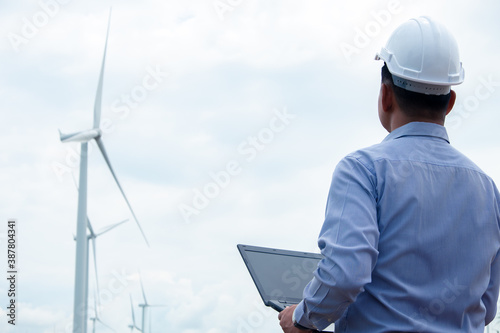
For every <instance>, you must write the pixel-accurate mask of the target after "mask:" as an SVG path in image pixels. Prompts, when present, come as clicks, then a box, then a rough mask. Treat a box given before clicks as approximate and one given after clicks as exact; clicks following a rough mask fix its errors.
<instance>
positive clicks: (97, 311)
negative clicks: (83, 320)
mask: <svg viewBox="0 0 500 333" xmlns="http://www.w3.org/2000/svg"><path fill="white" fill-rule="evenodd" d="M90 320H91V321H92V333H95V322H96V321H98V322H99V323H101V324H102V325H103V326H104V327H106V328H108V329H110V330H112V331H113V332H116V331H115V330H114V329H112V328H111V327H109V326H108V325H106V324H105V323H104V322H103V321H102V320H101V318H99V310H98V307H97V297H96V295H95V294H94V317H92V318H90Z"/></svg>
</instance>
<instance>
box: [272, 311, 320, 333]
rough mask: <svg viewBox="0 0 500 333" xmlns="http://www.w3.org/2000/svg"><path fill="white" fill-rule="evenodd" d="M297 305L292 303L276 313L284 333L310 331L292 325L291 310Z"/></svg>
mask: <svg viewBox="0 0 500 333" xmlns="http://www.w3.org/2000/svg"><path fill="white" fill-rule="evenodd" d="M296 307H297V305H292V306H289V307H287V308H285V310H283V311H281V312H280V313H279V314H278V319H279V321H280V325H281V328H282V329H283V332H285V333H311V332H312V331H305V330H301V329H298V328H297V327H295V326H293V321H292V316H293V311H295V308H296Z"/></svg>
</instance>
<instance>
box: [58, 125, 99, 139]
mask: <svg viewBox="0 0 500 333" xmlns="http://www.w3.org/2000/svg"><path fill="white" fill-rule="evenodd" d="M101 134H102V132H101V130H100V129H99V128H93V129H89V130H86V131H80V132H76V133H71V134H63V133H62V132H61V131H59V136H60V138H61V142H88V141H90V140H92V139H97V138H99V137H100V136H101Z"/></svg>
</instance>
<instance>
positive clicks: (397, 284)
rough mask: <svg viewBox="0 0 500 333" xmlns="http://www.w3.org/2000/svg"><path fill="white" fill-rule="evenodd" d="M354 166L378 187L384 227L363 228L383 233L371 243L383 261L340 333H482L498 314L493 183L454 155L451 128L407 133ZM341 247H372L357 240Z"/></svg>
mask: <svg viewBox="0 0 500 333" xmlns="http://www.w3.org/2000/svg"><path fill="white" fill-rule="evenodd" d="M346 159H353V160H354V161H355V162H354V163H360V165H361V166H362V168H364V169H365V172H366V175H368V177H369V178H370V182H371V184H372V185H373V187H372V189H371V190H372V191H373V192H372V197H373V204H374V205H375V209H376V221H377V222H376V223H377V225H376V226H374V225H366V226H364V227H363V228H368V229H369V228H375V227H376V228H378V230H373V233H377V232H378V237H374V238H373V240H372V241H368V242H367V243H375V244H371V245H370V246H373V247H372V248H371V249H367V251H369V250H371V251H372V252H373V249H376V250H377V251H378V255H376V256H375V258H373V259H374V260H375V266H374V269H373V271H372V274H371V282H369V283H368V284H366V285H365V286H364V291H363V292H361V293H360V294H359V295H358V297H357V299H356V300H355V302H354V303H352V304H351V305H350V306H349V307H348V309H347V310H346V312H345V313H344V315H343V317H342V318H341V319H340V320H339V321H338V322H337V330H338V331H339V332H344V331H346V332H385V331H391V330H393V331H408V332H413V331H420V332H451V331H457V330H461V331H466V332H482V331H483V330H484V323H485V317H486V320H487V321H490V320H491V319H492V317H493V316H494V315H495V312H496V301H497V296H498V274H499V266H500V263H498V262H497V261H498V260H496V259H495V258H496V255H497V253H498V250H499V249H500V231H499V221H500V219H499V215H500V214H499V212H498V206H499V195H498V192H497V190H496V188H495V185H494V184H493V182H492V181H491V179H490V178H489V177H488V176H486V175H485V174H484V173H483V172H482V171H481V170H480V169H479V168H477V166H475V165H474V164H473V163H472V162H471V161H470V160H468V159H467V158H466V157H464V156H463V155H462V154H461V153H459V152H458V151H456V150H455V149H454V148H452V147H451V146H450V144H449V143H448V142H447V136H446V131H445V129H444V127H442V126H439V125H435V124H430V123H410V124H407V125H405V126H403V127H401V128H399V129H397V130H395V131H393V132H392V133H391V134H390V135H389V136H388V137H387V138H386V140H384V142H382V143H381V144H378V145H375V146H372V147H370V148H367V149H363V150H360V151H358V152H356V153H354V154H351V155H349V156H348V157H347V158H346ZM336 172H337V171H336ZM371 190H370V191H371ZM365 203H366V204H367V205H371V203H368V202H365ZM361 209H364V208H363V207H361ZM344 213H346V214H349V212H344ZM327 218H328V213H327ZM325 227H326V228H328V224H327V223H325ZM325 227H324V228H323V230H322V234H324V233H326V234H329V232H328V231H327V230H325ZM330 227H331V225H330ZM344 227H345V226H344ZM357 228H359V226H358V227H357ZM339 232H340V233H349V228H342V229H339ZM364 233H365V234H370V231H369V230H365V232H364ZM324 236H325V235H324ZM326 238H331V237H330V236H328V237H326ZM326 238H323V240H325V239H326ZM321 239H322V237H321V236H320V243H321ZM337 239H342V242H347V243H350V242H352V243H353V244H357V246H359V244H361V243H362V241H360V240H359V239H352V240H349V237H347V234H345V235H338V237H337ZM346 239H347V240H346ZM344 245H346V244H344ZM336 246H338V244H336V245H333V247H336ZM342 246H343V245H342ZM347 246H348V244H347ZM372 257H373V255H372ZM492 264H494V266H493V267H492V266H491V265H492ZM490 275H492V279H491V280H490ZM491 282H493V285H490V283H491Z"/></svg>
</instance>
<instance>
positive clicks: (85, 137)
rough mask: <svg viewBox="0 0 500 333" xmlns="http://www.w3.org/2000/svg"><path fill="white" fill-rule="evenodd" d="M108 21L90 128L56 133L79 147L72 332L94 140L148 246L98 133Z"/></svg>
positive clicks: (83, 308)
mask: <svg viewBox="0 0 500 333" xmlns="http://www.w3.org/2000/svg"><path fill="white" fill-rule="evenodd" d="M110 21H111V10H110V12H109V19H108V29H107V32H106V42H105V44H104V55H103V58H102V65H101V71H100V74H99V81H98V85H97V92H96V97H95V102H94V119H93V127H92V128H91V129H88V130H84V131H80V132H76V133H71V134H63V133H61V132H60V131H59V134H60V139H61V141H62V142H80V143H81V156H80V176H79V189H78V214H77V223H76V224H77V226H76V260H75V262H76V263H75V293H74V304H73V332H74V333H86V332H87V308H88V244H87V165H88V142H89V141H91V140H95V141H96V143H97V146H98V147H99V150H100V151H101V153H102V156H103V157H104V160H105V161H106V164H107V165H108V167H109V170H110V171H111V174H112V175H113V178H114V179H115V182H116V184H117V185H118V188H119V189H120V192H121V193H122V195H123V198H124V199H125V202H126V203H127V206H128V208H129V209H130V212H131V213H132V216H133V217H134V220H135V221H136V223H137V226H138V227H139V230H140V231H141V233H142V236H143V237H144V240H145V241H146V244H147V245H148V246H149V243H148V241H147V239H146V235H145V234H144V232H143V230H142V228H141V225H140V224H139V221H138V220H137V218H136V216H135V213H134V211H133V210H132V207H131V206H130V203H129V201H128V199H127V197H126V196H125V193H124V191H123V189H122V187H121V185H120V183H119V181H118V178H117V177H116V174H115V172H114V170H113V168H112V167H111V163H110V161H109V158H108V155H107V153H106V149H105V148H104V144H103V142H102V138H101V134H102V132H101V129H100V128H99V125H100V121H101V103H102V86H103V78H104V65H105V61H106V50H107V45H108V35H109V26H110Z"/></svg>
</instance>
